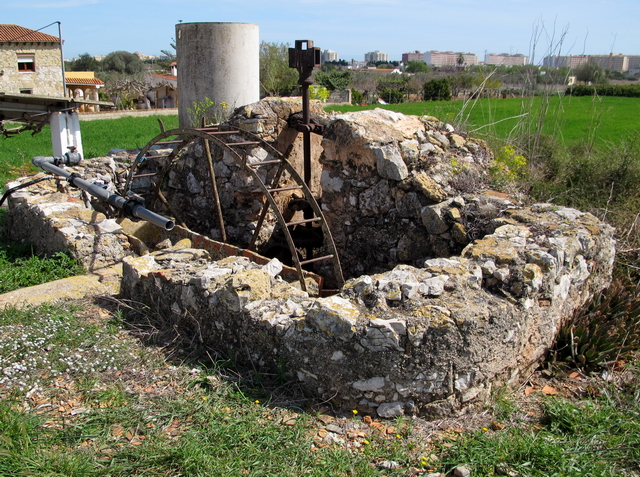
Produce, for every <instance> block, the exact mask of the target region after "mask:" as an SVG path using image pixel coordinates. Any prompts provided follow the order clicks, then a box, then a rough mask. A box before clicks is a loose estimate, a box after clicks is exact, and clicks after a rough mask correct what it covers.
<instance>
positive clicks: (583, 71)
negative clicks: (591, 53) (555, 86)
mask: <svg viewBox="0 0 640 477" xmlns="http://www.w3.org/2000/svg"><path fill="white" fill-rule="evenodd" d="M573 72H574V73H575V75H576V79H577V80H578V81H584V82H585V83H595V84H599V83H605V82H606V81H607V77H606V75H605V72H604V68H603V67H602V66H600V65H599V64H597V63H582V64H581V65H579V66H577V67H576V68H575V69H574V70H573Z"/></svg>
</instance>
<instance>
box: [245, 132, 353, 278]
mask: <svg viewBox="0 0 640 477" xmlns="http://www.w3.org/2000/svg"><path fill="white" fill-rule="evenodd" d="M239 134H240V135H242V136H244V137H245V138H246V139H249V140H252V141H260V144H261V147H262V148H263V149H264V150H266V151H267V152H268V153H269V154H271V156H272V157H275V158H281V159H282V161H283V162H282V164H283V165H282V167H284V168H285V169H286V170H287V172H289V174H290V175H291V178H292V179H293V180H294V182H296V183H297V184H301V185H303V188H302V190H303V193H304V196H305V198H306V200H307V202H308V203H309V205H310V206H311V208H312V210H313V212H314V214H315V216H316V217H317V218H320V219H321V221H320V226H321V227H322V232H323V234H324V237H325V245H326V246H327V249H328V252H329V254H330V255H333V268H334V275H335V278H336V281H337V282H338V283H339V285H340V286H342V284H344V276H343V274H342V266H341V264H340V258H339V256H338V251H337V249H336V245H335V242H334V240H333V235H332V234H331V230H329V226H328V224H327V221H326V219H325V217H324V214H323V213H322V210H321V209H320V206H319V205H318V202H317V201H316V199H315V198H314V197H313V194H312V193H311V189H309V187H308V185H307V184H306V183H305V182H304V180H303V179H302V177H301V176H300V174H299V173H298V171H296V170H295V168H294V167H293V165H291V163H290V162H289V161H288V160H287V158H286V156H287V154H284V155H283V154H282V153H281V152H280V151H278V150H277V149H276V148H275V147H273V146H272V145H271V144H269V143H268V142H266V141H265V140H264V139H262V138H261V137H259V136H257V135H255V134H253V133H251V132H249V131H244V130H241V131H240V133H239ZM281 173H282V172H279V174H281ZM277 179H278V180H279V176H278V178H277ZM272 184H277V182H272ZM265 206H266V204H265ZM267 209H268V207H267ZM266 214H267V212H266V211H265V210H264V209H263V215H264V216H265V217H266ZM306 219H309V220H310V221H311V220H313V219H312V218H310V217H305V220H306ZM262 220H264V217H263V219H262ZM259 223H260V226H261V224H262V221H260V222H259ZM308 223H310V222H308ZM259 231H260V227H256V231H255V232H254V238H253V239H252V241H255V240H256V239H257V236H258V233H259ZM296 257H297V255H296ZM321 258H322V259H324V257H321ZM314 262H315V260H314Z"/></svg>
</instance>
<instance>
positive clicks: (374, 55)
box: [364, 50, 389, 63]
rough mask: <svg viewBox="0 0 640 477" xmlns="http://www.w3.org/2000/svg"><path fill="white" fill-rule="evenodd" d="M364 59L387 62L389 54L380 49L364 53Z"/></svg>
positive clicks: (368, 61) (373, 61) (371, 61)
mask: <svg viewBox="0 0 640 477" xmlns="http://www.w3.org/2000/svg"><path fill="white" fill-rule="evenodd" d="M364 61H366V62H367V63H377V62H379V61H384V62H387V61H389V55H387V54H386V53H384V52H382V51H377V50H376V51H371V52H369V53H365V55H364Z"/></svg>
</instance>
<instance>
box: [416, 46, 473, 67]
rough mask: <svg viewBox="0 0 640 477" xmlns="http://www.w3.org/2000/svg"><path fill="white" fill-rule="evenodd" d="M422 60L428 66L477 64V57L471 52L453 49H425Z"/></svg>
mask: <svg viewBox="0 0 640 477" xmlns="http://www.w3.org/2000/svg"><path fill="white" fill-rule="evenodd" d="M424 62H425V63H426V64H428V65H429V66H435V67H437V68H438V67H442V66H470V65H477V64H478V57H477V56H476V55H475V54H473V53H462V52H453V51H435V50H432V51H427V52H426V53H425V54H424Z"/></svg>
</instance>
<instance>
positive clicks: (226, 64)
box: [176, 23, 260, 127]
mask: <svg viewBox="0 0 640 477" xmlns="http://www.w3.org/2000/svg"><path fill="white" fill-rule="evenodd" d="M176 52H177V59H178V94H179V98H180V99H179V104H178V114H179V118H180V127H191V126H200V125H199V124H193V122H194V119H195V118H194V112H197V111H201V110H202V108H203V106H204V105H205V101H206V98H209V100H210V101H212V102H213V103H214V106H213V107H212V109H213V110H215V111H216V112H217V115H218V116H219V115H220V113H222V112H225V111H232V110H233V108H236V107H238V106H243V105H245V104H250V103H254V102H256V101H258V100H259V99H260V40H259V28H258V25H254V24H251V23H180V24H178V25H176ZM223 104H224V105H226V108H223V107H222V105H223ZM189 110H191V112H190V111H189ZM209 113H210V114H209V115H211V110H210V111H209Z"/></svg>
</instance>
